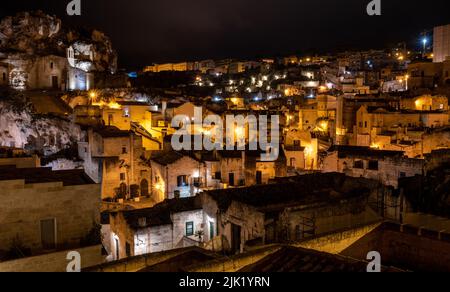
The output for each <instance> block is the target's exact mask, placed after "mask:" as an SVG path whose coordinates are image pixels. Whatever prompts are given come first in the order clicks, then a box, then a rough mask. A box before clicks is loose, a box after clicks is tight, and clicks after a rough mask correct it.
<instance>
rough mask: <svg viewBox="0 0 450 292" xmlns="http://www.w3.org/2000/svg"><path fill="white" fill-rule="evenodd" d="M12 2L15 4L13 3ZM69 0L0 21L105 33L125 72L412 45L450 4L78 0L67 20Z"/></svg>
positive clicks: (28, 4) (48, 0) (46, 2)
mask: <svg viewBox="0 0 450 292" xmlns="http://www.w3.org/2000/svg"><path fill="white" fill-rule="evenodd" d="M12 2H13V3H12ZM68 2H69V0H33V1H30V0H14V1H8V2H7V3H2V9H1V11H0V16H2V17H3V16H5V15H9V14H14V13H15V12H17V11H22V10H35V9H41V10H43V11H45V12H47V13H50V14H56V15H58V16H59V17H61V18H62V19H63V20H64V22H65V23H68V24H71V25H86V26H90V27H96V28H99V29H101V30H103V31H105V32H106V33H107V34H108V35H109V36H110V37H111V38H112V40H113V42H114V45H115V47H116V48H117V49H118V51H119V53H120V61H121V64H122V65H123V66H128V67H129V66H141V65H144V64H148V63H151V62H159V61H167V60H184V59H201V58H209V57H212V58H216V57H226V56H229V57H254V56H260V55H272V54H287V53H294V52H296V53H301V52H307V51H312V50H319V51H326V50H336V49H344V48H349V47H355V48H367V47H377V48H379V47H384V46H386V45H388V44H391V43H394V42H400V41H405V42H407V43H409V44H411V45H414V44H415V42H416V41H417V38H418V35H419V34H420V32H421V31H423V30H424V29H431V28H432V27H433V26H435V25H439V24H446V23H450V10H449V9H448V8H447V5H446V4H447V2H448V0H428V1H405V0H382V5H383V16H381V17H369V16H367V15H366V5H367V4H368V3H369V2H370V0H82V4H83V7H82V13H83V15H82V16H80V17H68V16H67V15H65V7H66V5H67V3H68Z"/></svg>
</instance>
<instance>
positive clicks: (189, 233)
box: [186, 222, 194, 236]
mask: <svg viewBox="0 0 450 292" xmlns="http://www.w3.org/2000/svg"><path fill="white" fill-rule="evenodd" d="M192 235H194V222H186V236H192Z"/></svg>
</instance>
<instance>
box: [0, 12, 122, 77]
mask: <svg viewBox="0 0 450 292" xmlns="http://www.w3.org/2000/svg"><path fill="white" fill-rule="evenodd" d="M69 48H72V49H73V50H74V57H75V58H76V59H77V60H76V62H77V65H74V64H71V65H72V66H73V67H76V68H78V67H79V66H81V67H83V69H84V68H88V69H89V71H108V72H115V71H116V70H117V53H116V52H115V50H114V49H113V46H112V42H111V40H110V39H109V37H107V36H106V35H105V34H104V33H103V32H100V31H98V30H93V29H84V28H77V29H73V28H68V27H63V24H62V21H61V20H60V19H58V18H57V17H56V16H50V15H47V14H45V13H43V12H41V11H37V12H21V13H18V14H17V15H15V16H8V17H6V18H4V19H3V20H2V21H1V22H0V58H10V57H11V56H18V55H20V56H21V58H25V59H26V58H27V57H28V58H34V57H37V56H46V55H56V56H61V57H67V50H68V49H69ZM69 61H70V60H69ZM86 63H90V64H89V65H86ZM80 64H81V65H80ZM79 69H82V68H79ZM85 71H87V70H85Z"/></svg>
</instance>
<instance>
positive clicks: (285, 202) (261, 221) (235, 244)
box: [202, 173, 382, 253]
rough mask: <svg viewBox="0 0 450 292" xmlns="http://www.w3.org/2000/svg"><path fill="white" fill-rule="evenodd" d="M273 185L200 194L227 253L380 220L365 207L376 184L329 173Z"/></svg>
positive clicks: (286, 180) (300, 177) (286, 179)
mask: <svg viewBox="0 0 450 292" xmlns="http://www.w3.org/2000/svg"><path fill="white" fill-rule="evenodd" d="M275 182H276V183H273V184H268V185H264V186H254V187H249V188H243V189H242V188H241V189H226V190H214V191H208V192H205V193H203V194H202V196H203V212H204V213H205V216H208V218H209V220H210V221H211V223H212V224H213V225H214V226H217V228H218V229H217V235H218V236H220V237H221V238H222V241H225V242H226V243H227V244H224V243H223V244H222V246H229V248H230V252H231V253H237V252H242V251H243V250H244V249H245V248H246V247H247V246H249V245H252V244H258V243H259V244H264V243H272V242H289V241H296V240H301V239H303V238H306V237H310V236H317V235H319V234H324V233H328V232H332V231H333V230H339V229H341V228H349V227H351V226H353V225H357V224H362V223H364V222H372V221H376V220H379V217H378V215H376V213H375V212H374V211H372V210H371V209H370V208H369V205H368V198H369V197H370V196H371V195H373V194H374V193H377V192H378V191H380V186H379V185H378V184H377V183H376V182H374V181H371V180H366V179H363V178H350V177H346V176H345V175H342V174H336V173H333V174H316V175H306V176H299V177H292V178H284V179H278V180H275ZM381 188H382V187H381Z"/></svg>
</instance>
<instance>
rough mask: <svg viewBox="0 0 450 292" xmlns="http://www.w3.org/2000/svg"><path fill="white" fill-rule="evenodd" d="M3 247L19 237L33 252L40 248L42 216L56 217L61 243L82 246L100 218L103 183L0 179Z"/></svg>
mask: <svg viewBox="0 0 450 292" xmlns="http://www.w3.org/2000/svg"><path fill="white" fill-rule="evenodd" d="M0 189H2V192H1V194H0V199H1V201H2V204H1V205H0V249H2V250H9V249H10V248H11V244H12V242H13V240H14V239H16V238H18V239H19V240H20V241H21V242H23V243H24V244H25V246H26V247H27V248H30V249H31V250H32V252H41V251H42V243H41V234H40V220H46V219H53V218H54V219H56V233H57V236H56V238H57V245H58V247H65V246H79V244H80V239H83V238H85V237H86V235H87V234H88V233H89V232H90V231H91V230H92V228H93V227H94V224H98V223H99V221H100V213H99V210H100V195H99V194H100V186H99V185H95V184H89V185H80V186H67V187H65V186H63V185H62V183H42V184H34V185H29V184H28V185H25V183H24V181H23V180H17V181H2V182H0Z"/></svg>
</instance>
